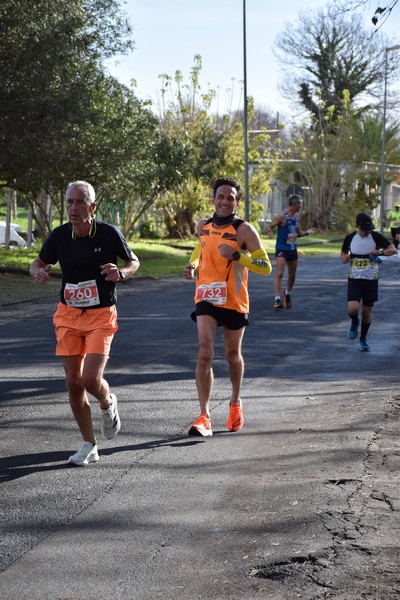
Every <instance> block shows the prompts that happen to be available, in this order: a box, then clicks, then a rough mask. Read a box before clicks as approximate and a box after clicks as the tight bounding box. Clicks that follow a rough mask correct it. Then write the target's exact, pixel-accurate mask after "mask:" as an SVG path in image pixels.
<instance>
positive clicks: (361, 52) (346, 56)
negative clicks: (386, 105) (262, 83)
mask: <svg viewBox="0 0 400 600" xmlns="http://www.w3.org/2000/svg"><path fill="white" fill-rule="evenodd" d="M276 45H277V49H278V50H277V55H278V57H279V58H280V60H281V61H282V64H283V65H286V78H285V81H286V86H285V89H284V90H283V92H282V93H283V94H284V95H286V96H287V97H288V98H292V99H293V92H294V91H295V92H296V94H295V99H296V100H297V101H299V100H300V103H301V104H302V105H303V106H304V107H305V108H306V109H307V110H308V111H309V112H310V113H311V114H312V115H313V116H314V117H317V118H318V116H319V114H320V111H321V102H322V103H323V105H324V106H325V107H326V108H328V107H331V106H334V107H335V109H336V111H335V114H337V115H339V114H340V113H341V102H342V98H343V93H344V91H345V90H347V93H348V94H349V100H350V105H351V106H354V107H357V108H358V110H367V109H369V108H370V106H371V105H377V104H379V103H380V102H381V101H382V89H383V78H384V68H383V64H384V48H385V43H384V38H383V37H382V35H381V34H378V35H376V36H374V37H373V39H368V35H367V33H366V32H365V28H364V27H363V24H362V21H361V17H360V16H359V15H352V16H351V18H350V17H349V16H348V15H344V14H339V13H338V12H337V11H336V10H335V9H334V7H333V6H328V8H326V9H319V10H318V11H316V12H314V11H304V12H300V13H299V20H298V23H296V24H287V27H286V29H285V31H284V32H283V33H281V34H279V35H278V37H277V40H276ZM393 68H394V65H393Z"/></svg>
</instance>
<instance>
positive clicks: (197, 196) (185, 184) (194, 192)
mask: <svg viewBox="0 0 400 600" xmlns="http://www.w3.org/2000/svg"><path fill="white" fill-rule="evenodd" d="M201 65H202V63H201V57H200V56H198V55H197V56H195V58H194V65H193V67H192V70H191V74H190V78H189V82H188V83H184V79H183V74H182V72H181V71H176V72H175V76H174V79H172V78H171V77H170V76H169V75H167V74H163V75H161V79H162V82H163V85H162V90H161V93H162V99H163V112H162V115H161V128H162V133H163V136H164V138H163V139H164V144H165V146H166V147H168V146H169V147H170V148H171V149H172V152H171V153H169V158H168V159H167V160H165V162H164V165H168V167H169V168H168V169H164V175H166V174H167V171H169V172H170V174H172V175H173V176H172V177H171V175H170V176H169V182H168V185H163V193H162V194H161V196H160V199H159V206H160V207H161V209H162V211H163V214H164V222H165V226H166V229H167V235H168V236H169V237H188V236H190V235H193V233H194V230H195V223H194V215H195V214H196V213H197V212H198V211H201V210H202V209H203V208H205V207H206V206H207V203H208V197H207V192H206V191H205V190H206V188H208V186H209V184H210V182H211V181H212V179H213V178H214V177H215V173H217V172H219V171H220V170H221V169H222V168H223V167H224V165H225V145H224V134H223V132H222V131H221V130H219V128H218V126H217V121H216V119H215V117H213V116H212V115H210V114H209V112H208V111H209V109H210V106H211V102H212V100H213V97H214V92H213V91H209V92H207V93H206V94H203V93H202V91H201V87H200V84H199V74H200V72H201ZM169 92H171V99H170V100H167V94H168V93H169ZM164 158H165V159H166V153H165V152H164Z"/></svg>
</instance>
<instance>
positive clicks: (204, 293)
mask: <svg viewBox="0 0 400 600" xmlns="http://www.w3.org/2000/svg"><path fill="white" fill-rule="evenodd" d="M227 296H228V291H227V287H226V281H214V282H213V283H209V284H205V283H201V284H200V285H199V286H198V287H197V292H196V298H198V299H199V300H204V301H205V302H210V303H211V304H216V305H217V306H222V305H223V304H225V303H226V300H227Z"/></svg>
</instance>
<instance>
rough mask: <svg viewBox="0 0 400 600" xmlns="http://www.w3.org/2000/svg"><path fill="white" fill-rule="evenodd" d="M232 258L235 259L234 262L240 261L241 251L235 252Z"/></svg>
mask: <svg viewBox="0 0 400 600" xmlns="http://www.w3.org/2000/svg"><path fill="white" fill-rule="evenodd" d="M232 258H233V260H239V259H240V252H239V250H235V252H234V253H233V254H232Z"/></svg>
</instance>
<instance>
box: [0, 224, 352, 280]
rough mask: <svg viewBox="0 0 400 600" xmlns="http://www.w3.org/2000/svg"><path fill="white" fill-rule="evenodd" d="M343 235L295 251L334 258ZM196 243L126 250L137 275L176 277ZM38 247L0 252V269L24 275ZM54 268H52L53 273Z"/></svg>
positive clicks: (146, 244) (156, 243)
mask: <svg viewBox="0 0 400 600" xmlns="http://www.w3.org/2000/svg"><path fill="white" fill-rule="evenodd" d="M343 237H344V236H343V235H340V236H339V235H338V234H331V233H330V234H326V235H322V234H321V235H320V234H318V235H313V236H309V237H307V238H304V240H303V239H302V240H300V242H299V244H298V247H299V249H300V250H301V251H302V252H304V254H305V255H315V254H338V253H339V252H340V247H341V243H342V240H343ZM262 242H263V244H264V246H265V248H266V250H267V252H268V253H269V254H270V255H271V256H273V253H274V246H275V240H274V239H273V240H270V239H269V238H267V237H266V236H262ZM195 244H196V240H194V239H193V240H142V239H138V240H131V241H130V246H131V248H132V249H133V251H134V252H135V254H137V256H138V257H139V260H140V269H139V271H138V275H141V276H147V277H169V276H173V275H178V274H180V272H181V270H182V268H183V267H184V265H185V264H186V263H187V261H188V259H189V256H190V254H191V250H192V249H193V248H194V246H195ZM39 249H40V246H39V245H37V246H34V247H33V248H30V249H27V248H10V249H9V250H5V249H4V248H0V267H2V270H4V269H7V268H13V269H22V270H26V271H28V268H29V265H30V263H31V262H32V260H34V258H36V256H37V254H38V252H39ZM57 270H58V268H57V267H54V268H53V271H57Z"/></svg>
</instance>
